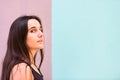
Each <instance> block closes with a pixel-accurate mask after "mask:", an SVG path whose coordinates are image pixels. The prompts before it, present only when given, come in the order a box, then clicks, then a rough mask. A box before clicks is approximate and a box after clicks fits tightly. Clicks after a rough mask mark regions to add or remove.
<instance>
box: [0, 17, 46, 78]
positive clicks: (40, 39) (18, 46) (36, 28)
mask: <svg viewBox="0 0 120 80" xmlns="http://www.w3.org/2000/svg"><path fill="white" fill-rule="evenodd" d="M43 48H44V35H43V28H42V24H41V20H40V19H39V17H37V16H34V15H30V16H20V17H18V18H17V19H16V20H15V21H14V22H13V23H12V25H11V27H10V30H9V35H8V41H7V50H6V55H5V58H4V61H3V65H2V75H1V80H43V75H42V73H41V71H40V69H39V68H40V66H41V64H42V61H43ZM36 53H40V56H41V58H40V59H41V60H40V64H39V67H37V66H36V64H35V58H36Z"/></svg>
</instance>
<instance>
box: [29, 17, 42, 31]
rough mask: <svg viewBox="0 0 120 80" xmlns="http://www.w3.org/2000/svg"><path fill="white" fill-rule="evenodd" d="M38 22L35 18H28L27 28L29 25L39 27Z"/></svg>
mask: <svg viewBox="0 0 120 80" xmlns="http://www.w3.org/2000/svg"><path fill="white" fill-rule="evenodd" d="M40 26H41V25H40V23H39V21H37V20H36V19H29V20H28V29H29V28H31V27H40Z"/></svg>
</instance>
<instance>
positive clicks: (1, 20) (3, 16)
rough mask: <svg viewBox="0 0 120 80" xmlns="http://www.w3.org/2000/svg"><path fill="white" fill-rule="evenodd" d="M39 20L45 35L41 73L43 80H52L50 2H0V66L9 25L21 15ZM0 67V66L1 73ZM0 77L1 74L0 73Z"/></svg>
mask: <svg viewBox="0 0 120 80" xmlns="http://www.w3.org/2000/svg"><path fill="white" fill-rule="evenodd" d="M25 14H26V15H37V16H39V17H40V18H41V20H42V24H43V28H44V35H45V49H44V54H45V58H44V61H43V65H42V67H41V71H42V73H43V75H44V79H45V80H52V72H51V71H52V70H51V69H52V65H51V0H2V1H0V54H1V55H0V64H2V60H3V58H4V55H5V50H6V41H7V36H8V32H9V28H10V25H11V23H12V22H13V21H14V20H15V19H16V17H18V16H21V15H25ZM1 69H2V66H0V72H1ZM0 75H1V73H0Z"/></svg>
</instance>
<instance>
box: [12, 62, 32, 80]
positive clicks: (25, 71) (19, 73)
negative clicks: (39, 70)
mask: <svg viewBox="0 0 120 80" xmlns="http://www.w3.org/2000/svg"><path fill="white" fill-rule="evenodd" d="M10 80H33V75H32V71H31V69H30V67H29V66H28V65H27V64H26V63H19V64H17V65H15V66H14V67H13V69H12V71H11V73H10Z"/></svg>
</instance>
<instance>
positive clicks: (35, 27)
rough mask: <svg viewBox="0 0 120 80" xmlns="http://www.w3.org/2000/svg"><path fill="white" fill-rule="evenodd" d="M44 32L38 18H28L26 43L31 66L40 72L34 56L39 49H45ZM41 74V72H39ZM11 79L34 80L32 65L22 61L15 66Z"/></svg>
mask: <svg viewBox="0 0 120 80" xmlns="http://www.w3.org/2000/svg"><path fill="white" fill-rule="evenodd" d="M43 39H44V36H43V33H42V28H41V25H40V23H39V22H38V21H37V20H36V19H30V20H28V34H27V39H26V44H27V46H28V48H29V55H30V60H31V67H32V68H33V69H34V70H35V71H36V72H38V73H39V71H38V69H37V67H36V66H35V63H34V56H35V54H36V52H37V51H38V50H39V49H43V48H44V45H43ZM39 74H40V73H39ZM10 80H34V77H33V74H32V72H31V69H30V67H29V66H28V65H27V64H26V63H20V64H17V65H15V66H14V67H13V69H12V71H11V74H10Z"/></svg>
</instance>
